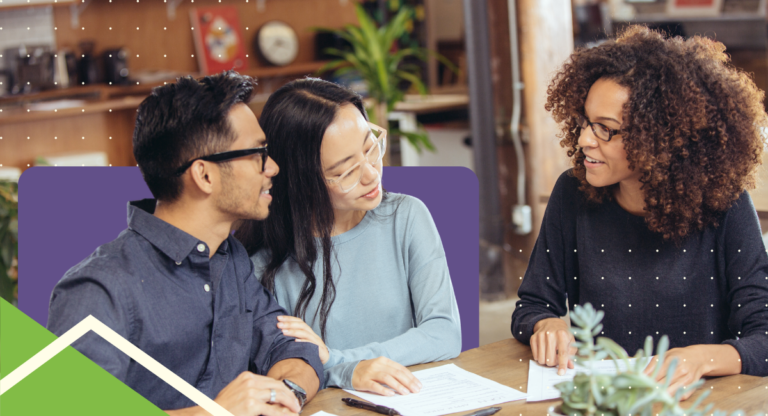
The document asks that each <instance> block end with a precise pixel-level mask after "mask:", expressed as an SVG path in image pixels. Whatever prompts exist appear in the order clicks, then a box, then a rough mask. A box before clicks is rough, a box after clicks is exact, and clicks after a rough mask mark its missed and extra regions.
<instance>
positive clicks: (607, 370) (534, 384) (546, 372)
mask: <svg viewBox="0 0 768 416" xmlns="http://www.w3.org/2000/svg"><path fill="white" fill-rule="evenodd" d="M642 360H645V362H646V364H647V363H648V361H650V358H642ZM618 363H619V368H620V369H621V371H626V364H625V363H624V361H623V360H620V361H618ZM629 365H630V366H634V365H635V359H634V358H630V359H629ZM577 372H582V373H589V371H588V370H587V369H586V368H584V367H582V366H580V365H578V364H577V365H576V368H574V369H571V370H566V371H565V375H563V376H559V375H557V367H545V366H543V365H540V364H539V363H537V362H536V361H533V360H530V361H529V366H528V398H527V399H526V401H529V402H538V401H541V400H551V399H557V398H559V397H560V390H558V389H557V388H555V384H557V383H560V382H563V381H570V380H573V377H574V376H575V375H576V373H577ZM595 372H596V373H598V374H616V366H615V365H614V363H613V361H612V360H605V361H599V362H597V363H596V364H595Z"/></svg>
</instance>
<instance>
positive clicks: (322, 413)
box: [311, 410, 336, 416]
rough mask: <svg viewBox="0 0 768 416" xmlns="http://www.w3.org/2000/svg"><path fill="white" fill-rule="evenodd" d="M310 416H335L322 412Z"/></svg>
mask: <svg viewBox="0 0 768 416" xmlns="http://www.w3.org/2000/svg"><path fill="white" fill-rule="evenodd" d="M311 416H336V415H334V414H333V413H328V412H323V411H322V410H321V411H319V412H317V413H315V414H313V415H311Z"/></svg>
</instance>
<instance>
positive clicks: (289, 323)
mask: <svg viewBox="0 0 768 416" xmlns="http://www.w3.org/2000/svg"><path fill="white" fill-rule="evenodd" d="M277 327H278V328H280V329H282V330H283V335H285V336H289V337H294V338H296V342H311V343H313V344H315V345H317V348H318V352H319V353H320V361H322V362H323V364H325V363H327V362H328V358H330V352H329V351H328V347H327V346H326V345H325V343H324V342H323V339H322V338H320V337H319V336H317V334H315V331H313V330H312V328H310V326H309V325H307V324H306V323H305V322H304V321H302V320H301V319H300V318H297V317H295V316H285V315H283V316H278V317H277Z"/></svg>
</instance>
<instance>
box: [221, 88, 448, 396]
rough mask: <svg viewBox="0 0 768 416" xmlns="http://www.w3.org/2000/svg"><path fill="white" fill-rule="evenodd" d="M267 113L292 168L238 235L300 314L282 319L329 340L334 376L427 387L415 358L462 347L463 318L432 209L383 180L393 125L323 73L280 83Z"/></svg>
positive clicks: (262, 274)
mask: <svg viewBox="0 0 768 416" xmlns="http://www.w3.org/2000/svg"><path fill="white" fill-rule="evenodd" d="M259 122H260V123H261V126H262V128H263V129H264V132H265V133H266V136H267V139H268V141H269V155H270V157H272V158H273V159H274V160H275V162H277V164H278V165H279V166H280V172H281V174H280V175H278V176H276V177H275V178H273V187H272V189H271V193H272V197H273V201H272V206H271V213H270V216H269V217H268V218H267V219H266V220H265V221H262V222H257V221H251V222H247V223H244V224H242V225H241V226H240V227H239V229H238V231H237V232H236V234H235V235H236V237H237V238H239V239H240V241H242V242H243V244H244V245H245V247H246V249H247V250H248V252H249V254H251V255H252V257H251V259H252V260H253V262H254V265H255V273H256V275H257V276H258V277H259V278H260V279H261V282H262V284H263V285H264V287H266V288H267V289H268V290H270V291H271V292H272V293H273V294H274V295H275V296H276V298H277V300H278V303H279V304H280V305H281V306H283V307H284V308H285V309H286V310H288V311H289V312H291V313H292V314H293V315H294V316H285V317H281V318H280V323H279V324H278V326H279V327H280V328H281V329H282V330H283V333H284V334H286V335H288V336H293V337H296V339H297V341H299V342H311V343H314V344H316V345H317V346H318V348H319V354H320V358H321V360H322V361H323V364H324V367H325V378H326V386H337V387H342V388H354V389H356V390H365V391H371V392H374V393H379V394H383V395H392V394H394V392H393V391H392V390H391V389H388V388H386V387H384V386H383V385H386V386H389V387H391V388H392V389H394V390H395V391H397V392H398V393H400V394H408V393H411V392H417V391H419V389H420V383H419V381H418V380H417V379H416V378H415V377H414V376H413V375H412V374H411V373H410V372H409V371H408V370H407V369H406V368H405V367H404V366H407V365H413V364H419V363H425V362H431V361H437V360H444V359H449V358H453V357H456V356H457V355H458V354H459V352H460V351H461V326H460V323H459V313H458V306H457V304H456V299H455V296H454V293H453V287H452V285H451V279H450V275H449V273H448V265H447V262H446V258H445V252H444V250H443V246H442V243H441V241H440V236H439V234H438V232H437V228H436V227H435V224H434V221H433V220H432V217H431V215H430V214H429V211H428V210H427V208H426V206H425V205H424V204H423V203H422V202H421V201H419V200H418V199H416V198H414V197H411V196H407V195H397V194H393V193H387V192H386V191H384V190H383V188H382V184H381V176H382V157H383V155H384V152H385V151H386V140H387V137H386V131H385V130H384V129H383V128H381V127H378V126H376V125H373V124H371V123H369V122H368V117H367V114H366V112H365V109H364V107H363V103H362V100H361V98H360V96H358V95H357V94H355V93H353V92H351V91H349V90H347V89H345V88H342V87H340V86H338V85H336V84H333V83H331V82H327V81H323V80H319V79H303V80H297V81H293V82H291V83H289V84H287V85H285V86H284V87H282V88H280V89H279V90H277V91H276V92H275V93H274V94H272V95H271V96H270V98H269V100H268V101H267V103H266V105H265V106H264V110H263V112H262V115H261V118H260V120H259ZM318 334H319V336H318Z"/></svg>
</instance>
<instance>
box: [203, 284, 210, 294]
mask: <svg viewBox="0 0 768 416" xmlns="http://www.w3.org/2000/svg"><path fill="white" fill-rule="evenodd" d="M203 289H205V291H206V292H210V291H211V287H210V286H208V284H205V285H204V286H203Z"/></svg>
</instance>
